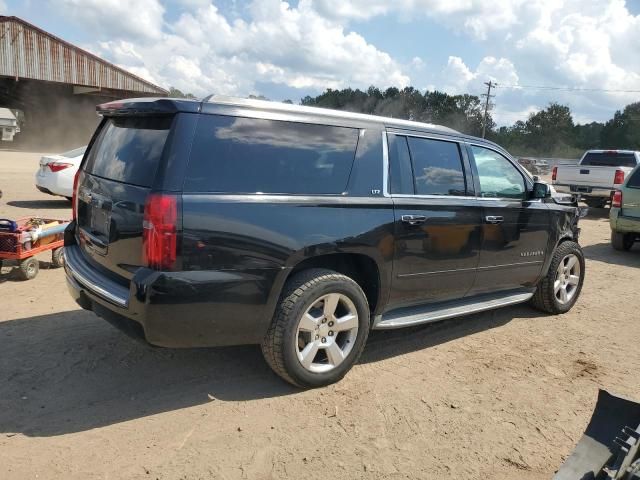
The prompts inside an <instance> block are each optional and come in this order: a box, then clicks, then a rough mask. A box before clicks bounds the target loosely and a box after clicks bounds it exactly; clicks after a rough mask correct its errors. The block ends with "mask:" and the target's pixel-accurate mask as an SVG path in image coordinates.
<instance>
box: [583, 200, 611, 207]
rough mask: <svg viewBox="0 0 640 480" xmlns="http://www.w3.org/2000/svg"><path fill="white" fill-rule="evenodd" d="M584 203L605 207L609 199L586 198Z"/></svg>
mask: <svg viewBox="0 0 640 480" xmlns="http://www.w3.org/2000/svg"><path fill="white" fill-rule="evenodd" d="M584 203H586V204H587V205H588V206H589V207H590V208H604V207H605V206H606V205H607V200H606V199H601V198H585V199H584Z"/></svg>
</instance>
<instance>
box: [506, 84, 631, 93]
mask: <svg viewBox="0 0 640 480" xmlns="http://www.w3.org/2000/svg"><path fill="white" fill-rule="evenodd" d="M494 86H495V87H498V85H497V84H495V85H494ZM499 88H513V89H518V90H519V89H525V88H528V89H533V90H561V91H566V92H608V93H640V90H615V89H606V88H582V87H553V86H548V85H504V84H500V87H499Z"/></svg>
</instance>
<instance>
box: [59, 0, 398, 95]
mask: <svg viewBox="0 0 640 480" xmlns="http://www.w3.org/2000/svg"><path fill="white" fill-rule="evenodd" d="M60 1H66V2H71V1H74V0H60ZM75 1H79V0H75ZM111 1H114V0H111ZM147 1H149V0H147ZM196 3H200V2H196ZM203 3H204V2H203ZM250 12H251V19H250V20H247V21H245V20H242V19H236V20H234V21H229V20H228V19H227V18H226V17H225V16H224V15H222V14H221V13H220V11H219V10H218V9H217V8H216V7H215V6H214V5H213V4H210V3H206V4H204V6H202V5H201V6H198V5H195V7H194V9H191V10H187V11H184V12H183V13H182V14H181V15H180V16H179V18H178V19H177V20H176V21H175V22H174V23H173V24H170V25H166V26H165V27H164V28H163V29H162V30H161V31H160V32H159V33H158V35H159V38H157V39H153V38H152V35H147V40H145V39H138V40H137V41H136V42H132V41H130V40H129V39H128V38H127V37H126V36H125V35H123V36H121V37H120V38H118V39H116V40H106V41H102V42H100V43H99V48H100V50H101V53H102V54H103V55H104V56H106V57H108V58H111V59H113V60H114V61H115V62H116V63H118V64H119V65H121V66H123V67H125V68H128V69H132V70H135V71H137V72H144V71H145V70H146V72H147V73H146V74H145V78H152V79H153V80H154V81H155V82H159V83H160V84H162V85H165V86H167V85H172V86H176V87H177V88H180V89H181V90H187V91H190V92H193V93H194V94H196V95H205V94H208V93H211V92H217V93H226V94H239V95H246V94H249V93H255V90H256V83H257V82H271V83H276V84H282V85H286V86H288V87H294V88H300V89H307V90H309V89H310V90H313V91H321V90H324V89H325V88H327V87H331V88H343V87H347V86H353V87H363V88H364V87H367V86H369V85H371V84H375V85H379V86H382V87H385V86H391V85H394V86H399V87H404V86H406V85H408V84H409V83H410V78H409V76H408V75H407V73H405V71H404V69H403V67H402V66H401V65H400V64H399V63H398V62H396V61H395V60H393V59H392V58H391V56H390V55H389V54H387V53H386V52H383V51H381V50H379V49H377V48H376V47H374V46H373V45H371V44H370V43H368V42H367V41H366V40H365V39H364V38H363V37H362V36H361V35H359V34H357V33H355V32H352V31H347V30H346V29H345V28H344V27H343V26H342V25H341V24H340V23H337V22H335V21H333V20H330V19H327V18H325V17H323V16H321V15H319V14H318V13H317V12H316V11H315V10H313V9H312V8H311V7H310V5H309V3H308V2H306V1H305V0H302V1H301V2H300V4H299V5H298V7H295V8H294V7H291V6H289V4H287V3H285V2H282V1H279V0H266V1H262V2H254V3H253V4H252V5H251V8H250ZM87 15H89V17H93V16H95V12H92V13H90V14H89V13H88V14H87ZM106 21H107V20H105V22H106ZM305 93H306V92H305Z"/></svg>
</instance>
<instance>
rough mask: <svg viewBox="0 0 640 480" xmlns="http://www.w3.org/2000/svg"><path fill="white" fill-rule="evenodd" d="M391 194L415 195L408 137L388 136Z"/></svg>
mask: <svg viewBox="0 0 640 480" xmlns="http://www.w3.org/2000/svg"><path fill="white" fill-rule="evenodd" d="M388 140H389V164H390V165H389V167H390V172H389V176H390V177H391V178H390V183H391V193H403V194H408V195H412V194H413V171H412V168H411V156H410V155H409V146H408V145H407V137H401V136H398V135H388Z"/></svg>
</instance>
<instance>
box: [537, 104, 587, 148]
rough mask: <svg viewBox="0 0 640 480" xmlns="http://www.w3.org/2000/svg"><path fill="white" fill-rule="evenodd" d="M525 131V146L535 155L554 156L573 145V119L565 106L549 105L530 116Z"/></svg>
mask: <svg viewBox="0 0 640 480" xmlns="http://www.w3.org/2000/svg"><path fill="white" fill-rule="evenodd" d="M525 129H526V143H525V145H526V146H527V147H529V148H530V149H531V150H532V151H534V152H535V153H540V154H541V153H547V152H550V153H551V154H556V153H557V152H560V151H562V150H566V149H567V147H572V146H573V145H574V144H575V141H574V140H575V138H574V124H573V117H572V116H571V110H570V109H569V107H568V106H566V105H560V104H559V103H550V104H549V106H548V107H547V108H545V109H544V110H540V111H539V112H536V113H532V114H530V115H529V119H528V120H527V122H526V125H525ZM547 154H548V153H547Z"/></svg>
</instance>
